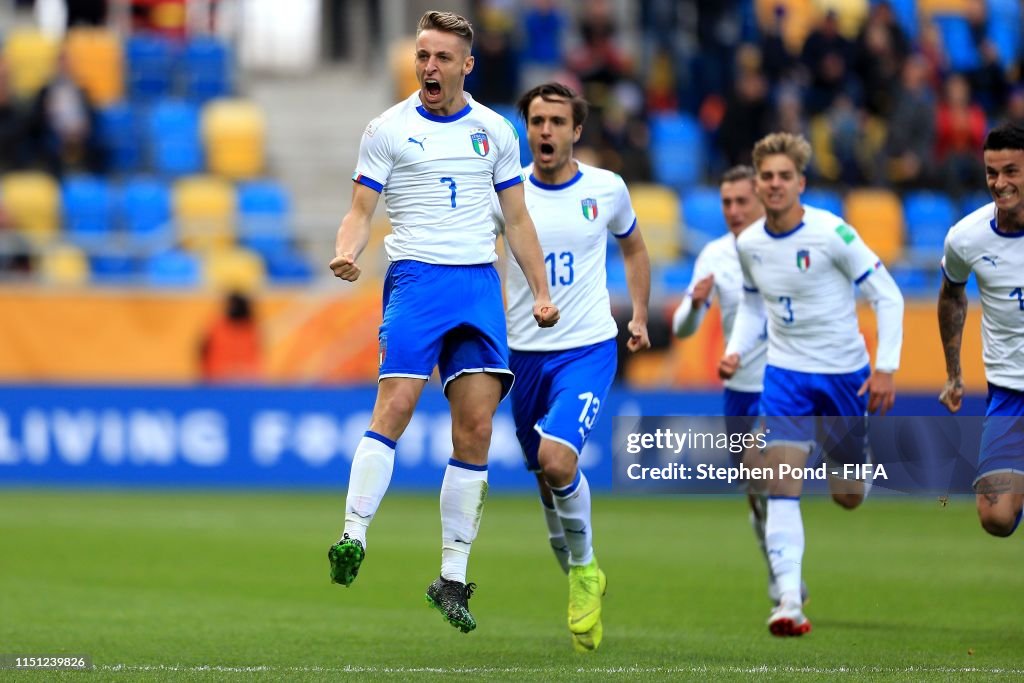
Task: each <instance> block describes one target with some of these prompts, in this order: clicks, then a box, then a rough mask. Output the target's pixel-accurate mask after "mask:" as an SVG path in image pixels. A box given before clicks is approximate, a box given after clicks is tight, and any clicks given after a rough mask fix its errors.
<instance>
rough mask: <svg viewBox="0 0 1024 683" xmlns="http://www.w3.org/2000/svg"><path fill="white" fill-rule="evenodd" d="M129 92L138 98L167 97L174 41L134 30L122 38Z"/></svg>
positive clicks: (171, 77) (140, 99) (133, 97)
mask: <svg viewBox="0 0 1024 683" xmlns="http://www.w3.org/2000/svg"><path fill="white" fill-rule="evenodd" d="M125 56H126V57H127V60H128V94H129V96H130V97H131V98H132V100H134V101H137V102H148V101H153V100H157V99H160V98H162V97H167V96H168V95H170V94H171V90H172V89H173V86H174V63H175V56H174V45H173V43H171V42H170V41H169V40H167V39H166V38H161V37H159V36H154V35H147V34H143V33H140V34H136V35H133V36H131V37H130V38H128V40H127V41H126V42H125Z"/></svg>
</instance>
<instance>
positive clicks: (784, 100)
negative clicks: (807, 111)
mask: <svg viewBox="0 0 1024 683" xmlns="http://www.w3.org/2000/svg"><path fill="white" fill-rule="evenodd" d="M772 130H773V131H776V132H779V133H792V134H793V135H803V136H804V137H810V133H809V131H808V130H807V119H806V118H804V102H803V99H802V98H801V97H800V91H799V90H798V89H797V88H796V87H794V86H783V87H780V88H779V89H778V90H777V91H776V95H775V123H774V124H773V125H772Z"/></svg>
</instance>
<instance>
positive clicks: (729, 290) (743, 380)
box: [672, 166, 779, 603]
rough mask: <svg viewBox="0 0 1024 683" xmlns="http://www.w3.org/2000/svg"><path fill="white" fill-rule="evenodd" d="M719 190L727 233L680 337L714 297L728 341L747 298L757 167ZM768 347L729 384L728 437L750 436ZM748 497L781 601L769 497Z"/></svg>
mask: <svg viewBox="0 0 1024 683" xmlns="http://www.w3.org/2000/svg"><path fill="white" fill-rule="evenodd" d="M718 189H719V195H720V197H721V200H722V214H723V215H724V216H725V222H726V226H727V227H728V229H729V232H728V233H726V234H725V235H723V236H722V237H719V238H718V239H716V240H713V241H711V242H709V243H708V244H707V246H705V247H704V248H703V249H702V250H701V252H700V255H699V256H698V257H697V263H696V265H695V267H694V269H693V280H692V281H691V282H690V287H689V289H688V290H687V292H686V295H685V296H684V297H683V300H682V301H681V302H680V303H679V306H678V307H677V308H676V310H675V313H674V314H673V315H672V332H673V334H675V336H676V337H678V338H680V339H685V338H687V337H689V336H690V335H692V334H693V333H694V332H696V331H697V329H698V328H699V327H700V325H701V322H702V321H703V320H704V314H705V312H706V311H707V309H709V308H710V307H711V302H712V299H714V298H715V297H716V296H717V297H718V305H719V308H720V311H721V321H722V332H723V334H724V336H725V338H726V339H728V338H729V336H730V335H731V334H732V328H733V323H735V321H736V310H737V309H738V308H739V305H740V299H741V298H742V297H743V273H742V272H741V271H740V257H739V252H738V251H736V239H737V238H738V237H739V235H740V233H742V232H743V231H744V230H745V229H746V228H747V226H749V225H750V224H751V223H753V222H754V221H756V220H758V219H759V218H761V217H763V216H764V207H763V206H762V205H761V200H759V199H758V198H757V194H756V193H755V191H754V169H753V168H751V167H750V166H735V167H733V168H730V169H729V170H728V171H726V172H725V174H724V175H723V176H722V182H721V184H720V185H719V188H718ZM767 349H768V341H767V337H764V338H762V339H761V340H760V341H759V342H758V343H757V344H756V345H755V346H754V348H752V349H751V350H750V351H749V352H747V354H746V357H745V358H744V361H743V365H742V367H740V368H739V369H738V370H737V371H736V374H734V375H733V376H732V377H730V378H729V379H727V380H726V381H725V392H724V405H723V406H722V414H723V415H724V416H725V419H726V426H727V428H728V430H729V432H730V433H732V432H740V433H745V432H749V431H750V429H751V428H752V427H753V425H754V422H755V420H756V418H757V416H758V414H759V409H760V402H761V386H762V381H763V378H764V363H765V352H766V351H767ZM747 499H748V503H749V504H750V525H751V526H752V527H753V529H754V534H755V535H756V537H757V542H758V546H759V547H760V548H761V553H762V554H763V555H764V558H765V562H766V563H767V565H768V598H769V599H770V600H771V601H772V603H778V602H779V589H778V585H777V584H776V582H775V576H774V575H773V574H772V565H771V561H769V559H768V551H767V549H766V548H765V544H764V524H765V510H764V506H765V498H764V496H763V495H761V494H760V492H759V491H757V492H755V491H753V490H749V491H748V495H747Z"/></svg>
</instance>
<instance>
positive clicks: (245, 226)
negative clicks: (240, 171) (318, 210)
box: [238, 180, 291, 257]
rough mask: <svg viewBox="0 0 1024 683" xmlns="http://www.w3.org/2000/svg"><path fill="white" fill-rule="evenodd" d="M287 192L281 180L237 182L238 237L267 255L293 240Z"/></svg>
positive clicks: (248, 245)
mask: <svg viewBox="0 0 1024 683" xmlns="http://www.w3.org/2000/svg"><path fill="white" fill-rule="evenodd" d="M290 203H291V202H290V201H289V198H288V193H287V192H286V191H285V189H284V188H283V187H282V186H281V185H280V183H277V182H274V181H272V180H261V181H254V182H249V183H241V184H240V185H239V186H238V215H239V241H240V242H241V243H242V244H243V245H245V246H246V247H248V248H250V249H253V250H255V251H257V252H259V253H260V254H262V255H263V256H264V257H266V256H267V254H270V253H272V252H274V251H277V250H279V249H283V248H285V247H287V246H288V244H289V242H290V241H291V230H290V225H289V216H290V213H291V207H290Z"/></svg>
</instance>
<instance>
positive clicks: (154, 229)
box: [120, 177, 174, 251]
mask: <svg viewBox="0 0 1024 683" xmlns="http://www.w3.org/2000/svg"><path fill="white" fill-rule="evenodd" d="M120 199H121V201H120V217H121V225H122V226H123V227H124V229H125V232H126V233H127V237H128V241H129V243H130V244H131V245H132V246H134V247H135V248H141V249H143V250H144V251H156V250H162V249H167V248H169V247H170V245H171V244H172V243H173V242H174V231H173V230H172V224H171V191H170V189H169V188H168V187H167V185H166V184H164V183H162V182H160V181H159V180H157V179H156V178H147V177H138V178H133V179H131V180H129V181H128V182H126V183H125V184H124V186H123V187H122V188H121V197H120Z"/></svg>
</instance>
